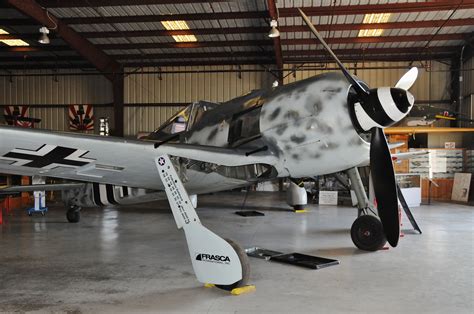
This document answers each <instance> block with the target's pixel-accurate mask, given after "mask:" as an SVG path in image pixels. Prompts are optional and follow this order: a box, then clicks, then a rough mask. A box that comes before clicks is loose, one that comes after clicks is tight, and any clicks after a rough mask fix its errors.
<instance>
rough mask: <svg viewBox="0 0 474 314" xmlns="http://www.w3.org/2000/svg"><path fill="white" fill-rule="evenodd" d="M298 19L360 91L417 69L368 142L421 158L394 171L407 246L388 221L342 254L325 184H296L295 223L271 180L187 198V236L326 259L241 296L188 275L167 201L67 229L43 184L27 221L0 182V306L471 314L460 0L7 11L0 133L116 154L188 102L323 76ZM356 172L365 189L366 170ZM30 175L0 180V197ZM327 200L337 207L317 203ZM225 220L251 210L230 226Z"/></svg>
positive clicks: (473, 72)
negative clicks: (200, 232)
mask: <svg viewBox="0 0 474 314" xmlns="http://www.w3.org/2000/svg"><path fill="white" fill-rule="evenodd" d="M297 8H301V9H302V10H303V12H304V13H305V14H306V15H308V16H309V18H310V20H311V23H312V24H314V26H315V27H316V28H317V30H318V31H319V32H320V33H321V35H322V37H323V38H324V39H325V41H326V42H327V43H328V45H329V46H330V48H331V49H332V50H333V51H334V53H335V54H336V55H337V57H338V58H339V59H340V60H341V61H342V62H343V64H344V65H345V67H346V68H347V69H348V70H349V71H350V72H351V73H352V74H353V75H355V76H357V78H359V79H360V80H361V81H363V82H365V83H364V84H366V85H368V86H370V87H371V88H377V87H380V86H395V84H396V83H397V81H398V80H399V79H400V78H401V77H402V76H403V75H404V74H405V73H406V72H407V71H408V70H409V69H410V68H411V67H416V68H417V69H418V77H417V79H416V82H415V83H414V85H413V86H412V87H411V88H410V93H411V94H413V96H414V98H415V103H414V105H413V108H412V109H411V111H410V113H409V114H408V115H407V116H406V117H405V118H404V119H403V120H402V121H400V122H399V123H398V124H395V125H393V126H391V127H388V128H386V129H385V134H386V135H387V140H388V142H389V143H393V144H398V146H397V147H396V148H394V149H392V153H393V154H399V153H410V152H420V151H424V152H426V155H414V156H413V157H412V158H410V159H407V160H401V159H400V160H396V158H392V159H394V169H395V172H396V177H397V180H398V181H397V182H398V183H399V185H400V188H401V189H402V190H405V191H403V193H407V194H403V195H405V198H406V199H407V202H408V203H409V205H410V208H411V210H412V211H413V213H414V216H415V217H416V218H417V221H418V223H419V224H420V226H421V227H422V229H423V234H421V235H418V234H412V232H411V231H412V230H408V231H407V230H406V229H411V226H412V225H411V222H410V221H408V220H407V217H406V216H405V215H404V213H403V218H402V221H403V225H402V230H405V233H406V236H404V237H402V238H400V241H401V243H400V245H399V247H396V248H390V250H388V251H387V250H383V251H379V252H372V253H367V254H362V253H361V251H360V250H358V249H357V248H355V247H354V245H353V244H352V243H351V241H350V240H351V239H350V226H351V223H352V222H353V221H354V219H356V218H357V210H356V209H355V208H351V205H354V200H353V198H354V196H353V195H352V194H351V193H350V191H348V190H347V189H345V188H344V184H342V183H341V182H340V180H339V179H335V177H332V176H331V174H330V173H328V174H327V175H326V174H325V175H319V176H317V177H313V176H311V175H310V174H308V177H309V178H298V179H301V180H299V181H298V184H299V185H301V186H303V184H304V187H305V190H306V192H307V197H308V203H307V205H306V204H305V206H304V207H305V208H307V209H308V210H309V211H308V212H306V213H301V214H295V211H293V208H291V206H288V204H286V202H285V198H286V196H285V193H286V192H285V191H286V190H289V189H290V185H291V182H292V181H291V180H288V179H282V178H278V179H275V180H272V181H270V182H261V183H259V184H252V185H250V186H247V187H244V188H239V189H233V190H232V191H226V192H218V193H212V194H207V193H206V194H205V195H202V196H201V195H199V196H198V198H199V202H198V207H197V212H198V213H199V215H200V217H201V219H202V221H203V224H204V225H206V226H209V227H210V229H211V230H214V231H215V232H216V233H218V234H221V235H223V236H226V237H228V238H232V239H235V240H237V242H239V243H241V244H242V246H244V247H250V246H261V247H265V248H268V249H274V250H277V251H282V252H293V251H298V252H303V253H305V254H309V255H317V256H323V257H328V258H333V259H337V260H339V262H340V265H338V266H336V267H330V268H328V269H321V270H317V271H313V270H311V271H309V270H305V269H303V270H301V269H299V268H295V267H292V266H288V265H280V264H276V263H270V262H268V263H267V262H265V261H261V260H257V259H250V264H251V267H252V272H251V276H250V282H251V283H254V284H255V286H256V287H257V290H256V291H255V292H253V293H249V294H248V295H245V296H239V299H232V298H230V297H229V296H228V295H227V294H226V293H225V292H222V291H218V292H216V291H213V290H212V289H204V288H202V287H201V286H202V285H200V284H199V283H198V282H197V281H196V280H195V278H194V272H193V268H192V267H191V263H189V258H188V255H187V249H186V242H185V239H184V237H183V236H182V232H181V231H178V230H176V228H175V223H174V221H173V216H172V215H170V210H169V207H168V203H167V202H166V201H165V200H160V201H158V202H153V203H150V204H146V205H120V206H117V205H108V206H105V208H92V209H86V210H84V213H83V220H81V222H79V223H78V224H68V223H67V222H66V220H65V219H64V208H63V207H64V206H63V205H62V201H61V191H52V192H47V193H46V195H45V198H46V203H47V204H48V207H50V211H49V212H48V213H47V214H46V215H44V216H42V215H33V216H31V217H29V216H28V215H26V209H27V208H31V207H32V206H34V205H33V204H34V201H35V198H34V196H33V194H32V193H30V192H21V193H16V194H13V195H10V194H8V195H7V194H2V192H1V189H0V209H1V210H2V212H1V214H0V223H1V224H0V230H1V238H0V239H1V243H0V252H2V254H0V261H2V264H3V265H4V267H1V268H0V277H1V278H2V280H0V296H1V298H0V311H17V310H19V311H29V310H42V311H70V310H77V311H88V312H97V311H115V310H121V311H131V312H143V311H165V312H169V311H181V312H201V311H207V312H223V311H235V312H236V311H246V312H263V311H276V312H288V311H294V312H308V311H313V310H314V309H315V308H316V307H319V308H320V309H321V310H325V311H327V312H351V311H355V312H378V311H381V310H386V309H387V308H388V309H390V310H388V311H389V312H402V311H407V310H411V311H413V310H420V311H426V312H431V311H433V312H442V311H448V310H450V311H453V310H454V311H456V312H460V313H461V312H466V313H471V312H472V310H473V308H474V305H473V298H472V296H473V293H474V284H473V282H472V278H473V275H474V274H473V271H472V267H471V266H470V265H472V262H473V256H474V253H473V247H474V246H473V237H472V226H473V223H474V216H473V207H472V206H473V204H474V184H473V182H474V175H472V174H473V173H474V133H473V131H474V129H473V128H474V125H473V124H474V59H473V42H474V1H472V0H464V1H445V0H438V1H430V0H428V1H411V0H408V1H405V0H400V1H385V0H356V1H349V0H334V1H332V0H304V1H303V0H242V1H231V0H219V1H186V0H173V1H168V0H115V1H108V0H96V1H88V0H63V1H56V0H36V1H35V0H24V1H20V0H6V1H3V2H2V3H1V4H0V107H1V110H2V114H0V125H3V124H5V125H6V124H8V125H14V126H16V127H18V128H34V129H43V130H51V131H60V132H74V133H80V134H86V135H90V136H93V135H109V136H116V137H121V138H125V139H126V140H130V141H132V140H136V139H139V138H143V137H146V136H147V135H148V134H150V133H151V132H153V131H154V130H157V129H158V128H160V126H162V125H163V123H165V122H167V121H168V122H170V123H171V122H173V121H175V120H174V119H177V118H178V117H182V115H181V116H179V115H178V116H176V115H175V114H176V113H177V112H179V111H180V110H183V109H185V108H187V107H188V106H190V105H192V104H199V103H197V102H198V101H206V102H209V103H211V104H212V106H214V104H215V106H220V105H222V106H225V104H226V102H228V101H229V100H231V99H233V98H237V97H240V96H242V95H246V94H248V93H251V92H252V91H255V90H260V89H264V90H269V91H272V90H275V89H278V88H282V89H284V88H286V86H295V85H294V83H295V84H298V82H301V81H303V80H305V79H308V78H311V77H313V76H316V75H319V74H322V73H326V72H341V71H340V68H339V66H338V64H337V63H336V62H335V61H334V59H333V57H331V55H330V54H329V53H328V52H327V51H326V50H325V49H324V47H323V46H322V45H321V43H320V42H319V41H318V40H317V39H316V38H315V37H314V35H313V34H312V33H311V31H310V29H309V28H308V26H307V25H306V24H305V23H304V21H303V19H302V17H301V16H300V14H299V12H298V10H297ZM269 35H272V37H270V36H269ZM45 37H46V38H45ZM39 40H40V41H42V42H43V43H41V42H39ZM292 84H293V85H292ZM263 106H265V104H264V105H263ZM213 108H214V107H213ZM170 119H171V120H170ZM184 119H187V118H186V117H184ZM176 121H178V120H176ZM186 121H187V120H186ZM173 127H174V125H173ZM184 128H186V126H184ZM331 128H333V129H337V128H338V125H331ZM4 130H6V129H0V132H2V133H3V134H0V148H1V147H2V145H3V143H4V142H5V141H6V139H7V136H6V135H5V134H6V133H5V131H4ZM8 137H10V135H8ZM13 137H14V135H13ZM166 141H168V140H166ZM171 142H173V141H171ZM20 143H21V142H20ZM66 144H67V143H64V145H66ZM20 147H21V146H20ZM312 153H314V152H312ZM116 158H117V159H120V156H118V155H117V156H116ZM335 158H338V157H337V156H336V157H335ZM341 158H342V157H341ZM127 162H129V163H131V164H132V165H133V160H130V159H129V160H127ZM315 163H317V161H315ZM1 164H2V163H1V158H0V169H2V168H1ZM151 171H156V169H151ZM0 172H1V171H0ZM360 172H361V175H362V181H364V183H366V188H367V186H368V184H369V183H368V181H369V179H368V176H369V175H368V171H366V173H365V175H364V171H362V170H361V171H360ZM62 179H64V178H48V179H46V183H63V182H64V181H62ZM303 179H304V180H303ZM351 179H352V178H351ZM156 180H159V178H158V175H157V177H156ZM33 181H34V179H31V175H27V174H26V175H23V176H20V175H17V174H11V173H7V172H6V173H5V174H2V175H0V188H8V187H11V186H18V185H21V186H24V185H29V184H34V182H33ZM303 181H304V183H303ZM91 182H95V181H94V179H91ZM42 183H44V181H43V182H42ZM131 188H142V187H138V186H137V187H131ZM367 189H368V188H367ZM408 190H409V191H408ZM327 192H330V193H327ZM333 192H337V193H339V194H337V193H336V194H334V193H333ZM368 192H369V191H368ZM35 193H36V192H35ZM321 193H323V194H321ZM324 193H326V194H324ZM331 193H333V194H331ZM334 195H336V196H335V197H336V199H335V205H332V204H329V203H324V202H323V201H324V200H326V201H328V198H331V197H334ZM329 201H331V200H330V199H329ZM243 209H251V210H257V211H260V212H264V213H265V217H247V218H243V217H238V216H236V215H235V214H234V212H235V211H236V210H243ZM294 209H295V210H296V208H294ZM68 219H69V218H68ZM63 222H64V224H63ZM415 233H416V232H415ZM150 239H154V240H153V241H151V240H150ZM156 239H158V240H156ZM156 242H160V243H156ZM3 252H4V253H3ZM453 257H454V259H455V260H456V261H455V264H456V266H455V269H454V270H453V269H451V270H448V269H447V267H446V265H447V264H448V263H452V259H453ZM389 265H390V266H389ZM393 265H398V267H396V268H395V267H393ZM24 277H25V278H26V279H23V278H24ZM3 279H4V280H3ZM387 283H389V284H388V285H389V287H387ZM405 287H406V288H405ZM89 288H91V289H90V290H89ZM411 289H414V290H415V292H410V293H409V292H408V290H411ZM384 291H385V292H384ZM341 292H342V293H341ZM335 295H343V296H341V297H340V298H341V301H340V302H337V301H336V299H335V297H334V296H335ZM426 299H429V300H426ZM183 300H186V301H183ZM362 300H364V302H362ZM382 300H385V301H382Z"/></svg>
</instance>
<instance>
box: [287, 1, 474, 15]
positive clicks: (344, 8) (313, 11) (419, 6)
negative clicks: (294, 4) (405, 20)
mask: <svg viewBox="0 0 474 314" xmlns="http://www.w3.org/2000/svg"><path fill="white" fill-rule="evenodd" d="M458 5H459V9H471V8H474V0H464V1H462V2H461V3H460V4H459V1H453V0H439V1H427V2H405V3H391V2H389V3H383V4H364V5H338V6H314V7H302V8H301V9H302V10H303V12H304V13H305V14H306V15H308V16H324V15H358V14H370V13H409V12H426V11H446V10H452V9H454V8H456V7H457V6H458ZM279 12H280V17H299V16H300V15H299V12H298V10H297V9H296V8H281V9H279Z"/></svg>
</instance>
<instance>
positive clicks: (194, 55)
mask: <svg viewBox="0 0 474 314" xmlns="http://www.w3.org/2000/svg"><path fill="white" fill-rule="evenodd" d="M272 56H274V54H273V52H270V51H268V52H267V51H239V52H234V53H233V54H232V55H229V53H228V52H214V53H212V57H213V58H229V57H232V58H248V57H267V58H269V57H272ZM111 57H113V58H114V59H115V60H124V59H126V60H142V61H148V60H152V59H153V60H154V59H158V60H163V59H181V60H186V59H208V58H209V53H203V52H191V53H159V54H146V55H142V54H117V55H111ZM48 61H49V62H56V61H84V58H82V57H81V56H54V57H45V56H35V55H22V56H15V57H10V56H9V57H0V62H48Z"/></svg>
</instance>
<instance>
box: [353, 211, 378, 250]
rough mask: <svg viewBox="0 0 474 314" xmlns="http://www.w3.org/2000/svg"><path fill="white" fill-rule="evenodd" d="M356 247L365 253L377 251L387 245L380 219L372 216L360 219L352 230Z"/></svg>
mask: <svg viewBox="0 0 474 314" xmlns="http://www.w3.org/2000/svg"><path fill="white" fill-rule="evenodd" d="M351 238H352V242H354V244H355V246H356V247H357V248H359V249H361V250H364V251H377V250H380V249H381V248H383V247H384V245H385V243H387V239H386V238H385V234H384V232H383V226H382V222H381V221H380V219H378V218H377V217H375V216H372V215H362V216H360V217H358V218H357V219H356V220H355V221H354V223H353V224H352V228H351Z"/></svg>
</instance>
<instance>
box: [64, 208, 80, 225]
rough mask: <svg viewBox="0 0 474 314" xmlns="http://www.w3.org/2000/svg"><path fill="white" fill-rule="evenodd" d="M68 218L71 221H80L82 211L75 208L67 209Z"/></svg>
mask: <svg viewBox="0 0 474 314" xmlns="http://www.w3.org/2000/svg"><path fill="white" fill-rule="evenodd" d="M66 218H67V221H69V222H70V223H78V222H79V220H81V213H80V212H79V211H78V210H76V209H75V208H71V209H69V210H68V211H67V213H66Z"/></svg>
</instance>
